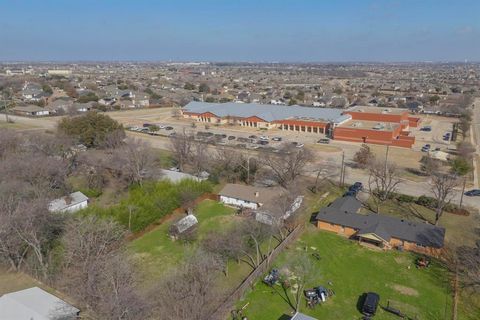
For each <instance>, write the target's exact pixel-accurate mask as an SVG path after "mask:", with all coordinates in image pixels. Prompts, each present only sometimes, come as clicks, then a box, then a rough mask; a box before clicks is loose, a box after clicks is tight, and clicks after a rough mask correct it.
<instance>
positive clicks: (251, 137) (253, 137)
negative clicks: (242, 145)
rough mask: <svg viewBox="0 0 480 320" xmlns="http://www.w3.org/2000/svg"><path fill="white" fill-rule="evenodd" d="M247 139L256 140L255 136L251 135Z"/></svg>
mask: <svg viewBox="0 0 480 320" xmlns="http://www.w3.org/2000/svg"><path fill="white" fill-rule="evenodd" d="M249 138H250V139H257V136H256V135H253V134H252V135H251V136H249Z"/></svg>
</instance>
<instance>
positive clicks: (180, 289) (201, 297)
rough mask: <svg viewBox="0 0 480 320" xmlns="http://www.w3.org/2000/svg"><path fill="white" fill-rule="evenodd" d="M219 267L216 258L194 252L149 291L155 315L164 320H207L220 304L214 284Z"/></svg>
mask: <svg viewBox="0 0 480 320" xmlns="http://www.w3.org/2000/svg"><path fill="white" fill-rule="evenodd" d="M222 268H223V267H222V262H221V261H220V260H219V259H218V258H217V257H216V256H214V255H212V254H208V253H206V252H203V251H201V250H200V251H199V252H197V253H195V254H194V255H193V256H192V257H191V258H190V259H189V260H188V261H187V262H186V263H185V264H184V265H182V266H180V267H178V268H176V270H174V272H173V273H172V274H170V275H169V276H168V277H165V279H164V281H162V282H161V283H160V284H159V286H158V287H157V288H155V289H154V290H153V292H152V294H151V295H152V296H155V297H156V299H155V302H156V304H155V309H154V310H155V312H156V313H158V314H161V315H162V319H165V320H204V319H209V318H210V315H211V314H212V313H213V312H214V311H215V308H216V307H217V305H218V304H219V303H220V301H221V297H222V293H221V292H218V287H216V282H217V272H219V271H221V270H222Z"/></svg>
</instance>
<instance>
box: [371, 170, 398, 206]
mask: <svg viewBox="0 0 480 320" xmlns="http://www.w3.org/2000/svg"><path fill="white" fill-rule="evenodd" d="M368 171H369V177H368V188H369V192H370V195H371V196H372V198H373V200H374V202H375V207H376V208H375V209H376V212H377V213H378V212H379V209H380V203H382V202H384V201H385V200H387V199H388V198H389V197H390V196H391V195H392V194H393V193H394V192H395V190H396V189H397V187H398V185H399V184H400V182H401V180H400V177H399V172H398V170H397V167H396V166H395V165H393V164H391V163H388V162H385V163H383V162H380V161H374V162H372V163H371V164H370V165H369V169H368Z"/></svg>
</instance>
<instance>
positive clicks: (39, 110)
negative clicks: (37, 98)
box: [11, 104, 48, 113]
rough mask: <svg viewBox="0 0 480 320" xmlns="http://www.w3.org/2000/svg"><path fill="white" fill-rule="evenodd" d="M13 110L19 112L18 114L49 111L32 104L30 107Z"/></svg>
mask: <svg viewBox="0 0 480 320" xmlns="http://www.w3.org/2000/svg"><path fill="white" fill-rule="evenodd" d="M11 110H13V111H18V112H29V113H32V112H42V111H48V109H45V108H41V107H39V106H36V105H33V104H30V105H27V106H16V107H14V108H12V109H11Z"/></svg>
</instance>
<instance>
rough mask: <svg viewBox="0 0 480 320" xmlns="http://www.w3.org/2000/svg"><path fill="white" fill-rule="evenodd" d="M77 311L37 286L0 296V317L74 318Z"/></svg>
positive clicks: (67, 319)
mask: <svg viewBox="0 0 480 320" xmlns="http://www.w3.org/2000/svg"><path fill="white" fill-rule="evenodd" d="M78 312H80V310H78V309H77V308H75V307H74V306H72V305H70V304H68V303H67V302H65V301H63V300H61V299H59V298H57V297H56V296H54V295H52V294H50V293H48V292H46V291H44V290H42V289H40V288H38V287H32V288H29V289H25V290H20V291H16V292H12V293H7V294H4V295H3V296H2V297H0V315H1V317H2V319H33V320H52V319H65V320H70V319H76V315H77V314H78Z"/></svg>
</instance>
